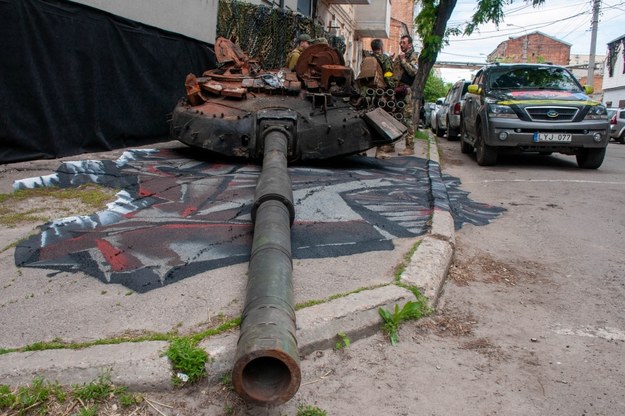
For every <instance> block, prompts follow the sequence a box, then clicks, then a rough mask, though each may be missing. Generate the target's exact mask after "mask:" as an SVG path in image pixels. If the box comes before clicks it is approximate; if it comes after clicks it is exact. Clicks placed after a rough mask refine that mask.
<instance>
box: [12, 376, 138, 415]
mask: <svg viewBox="0 0 625 416" xmlns="http://www.w3.org/2000/svg"><path fill="white" fill-rule="evenodd" d="M142 401H143V398H142V397H141V396H140V395H137V394H129V393H127V391H126V388H125V387H118V386H114V385H113V384H112V383H111V376H110V373H106V372H105V373H103V374H102V375H100V376H99V377H98V378H97V379H96V380H94V381H92V382H91V383H88V384H83V385H80V386H79V385H75V386H72V387H70V388H68V387H62V386H61V385H60V384H58V383H50V382H48V381H46V380H44V379H43V378H42V377H35V378H34V379H33V381H32V383H31V384H30V385H26V386H19V387H17V388H15V389H11V388H10V387H9V386H7V385H0V412H5V413H2V414H17V415H24V414H59V415H60V414H63V415H65V414H73V415H97V414H101V413H100V412H99V409H100V406H101V405H102V403H104V402H107V403H110V402H116V403H119V404H120V405H121V406H125V407H127V406H131V405H137V404H139V403H141V402H142Z"/></svg>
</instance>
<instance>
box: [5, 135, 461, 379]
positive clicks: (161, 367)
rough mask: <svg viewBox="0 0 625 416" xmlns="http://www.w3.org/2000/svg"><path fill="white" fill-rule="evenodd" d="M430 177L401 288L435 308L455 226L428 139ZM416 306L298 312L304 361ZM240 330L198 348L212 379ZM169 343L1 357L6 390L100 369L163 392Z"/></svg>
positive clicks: (399, 293)
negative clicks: (429, 198)
mask: <svg viewBox="0 0 625 416" xmlns="http://www.w3.org/2000/svg"><path fill="white" fill-rule="evenodd" d="M429 144H430V154H429V157H430V161H429V162H428V174H429V176H430V183H431V186H432V193H433V196H434V207H435V209H434V211H433V215H432V224H431V229H430V232H429V234H428V235H426V236H425V237H423V238H422V239H421V241H420V244H419V246H418V248H417V250H416V251H415V253H414V255H413V256H412V259H411V261H410V264H408V265H407V266H406V269H405V271H404V273H403V274H402V276H401V277H400V282H401V283H403V284H405V285H409V286H415V287H417V288H419V290H420V291H421V293H422V294H424V295H425V296H427V297H428V299H429V303H430V306H431V307H435V306H436V304H437V303H438V299H439V297H440V293H441V289H442V287H443V284H444V281H445V278H446V276H447V272H448V270H449V266H450V264H451V260H452V257H453V251H454V244H455V238H454V235H455V234H454V223H453V218H452V216H451V213H450V212H449V201H448V199H447V192H446V191H445V189H444V184H443V182H442V177H441V173H440V166H439V154H438V149H437V145H436V142H435V140H434V139H433V138H432V137H431V136H430V143H429ZM411 300H415V296H414V294H413V293H412V292H411V291H410V290H408V289H404V288H402V287H399V286H396V285H393V284H389V285H387V286H383V287H379V288H376V289H371V290H363V291H361V292H358V293H354V294H350V295H348V296H345V297H342V298H338V299H334V300H332V301H329V302H326V303H323V304H319V305H315V306H312V307H309V308H305V309H302V310H300V311H298V312H297V337H298V341H299V351H300V354H301V355H302V356H305V355H308V354H310V353H312V352H313V351H315V350H319V349H327V348H332V347H334V345H335V344H336V342H337V341H338V340H339V338H338V333H344V334H345V335H346V336H348V337H349V339H350V340H352V341H355V340H358V339H361V338H364V337H367V336H370V335H372V334H373V333H375V332H376V331H378V330H379V329H380V328H381V325H382V319H381V318H380V316H379V313H378V309H379V308H380V307H386V308H391V307H394V305H396V304H397V305H400V307H401V306H403V305H404V304H405V303H406V302H408V301H411ZM237 339H238V332H231V333H228V334H224V335H220V336H215V337H211V338H209V339H207V340H204V341H203V342H201V343H200V347H202V348H204V349H205V350H206V352H207V353H209V355H210V357H211V358H212V359H211V360H210V362H209V363H207V372H208V374H209V379H210V381H215V380H216V379H217V378H218V377H219V376H220V375H221V374H223V373H225V372H227V371H230V369H231V368H232V365H233V363H234V355H235V349H236V343H237ZM167 346H168V343H167V342H163V341H149V342H137V343H125V344H117V345H100V346H94V347H90V348H85V349H82V350H68V349H59V350H46V351H35V352H21V353H9V354H3V355H0V384H9V385H14V386H16V385H23V384H27V383H30V382H32V379H33V377H34V376H40V377H43V378H44V379H46V380H51V381H55V380H56V381H58V382H59V383H61V384H63V385H71V384H82V383H88V382H90V381H93V380H94V379H96V378H97V377H98V375H100V373H101V372H102V371H110V374H111V379H112V381H113V382H114V383H116V384H118V385H125V386H128V388H129V389H130V390H134V391H158V390H167V389H171V388H172V384H171V377H172V372H171V366H170V364H169V362H168V360H167V358H166V357H164V356H163V353H164V351H165V350H166V349H167Z"/></svg>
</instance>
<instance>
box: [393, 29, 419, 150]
mask: <svg viewBox="0 0 625 416" xmlns="http://www.w3.org/2000/svg"><path fill="white" fill-rule="evenodd" d="M399 48H400V49H401V52H400V53H399V54H398V55H397V58H395V61H394V62H393V73H394V77H395V82H396V84H397V86H396V87H395V99H396V100H403V101H404V104H405V105H404V108H403V111H402V115H403V122H404V124H405V125H406V127H408V132H406V149H404V150H402V151H401V152H399V154H400V155H401V156H407V155H412V154H414V128H413V126H412V122H413V120H412V83H413V82H414V79H415V76H416V75H417V65H418V55H417V53H416V52H415V51H414V49H413V47H412V38H411V37H410V36H409V35H404V36H402V37H401V40H400V42H399Z"/></svg>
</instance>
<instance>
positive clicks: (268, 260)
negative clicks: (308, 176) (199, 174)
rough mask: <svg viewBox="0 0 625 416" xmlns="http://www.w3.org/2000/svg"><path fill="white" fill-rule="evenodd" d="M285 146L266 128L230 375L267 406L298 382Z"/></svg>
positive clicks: (242, 391) (281, 132)
mask: <svg viewBox="0 0 625 416" xmlns="http://www.w3.org/2000/svg"><path fill="white" fill-rule="evenodd" d="M288 142H289V133H288V130H287V129H286V128H283V127H280V126H269V128H267V129H266V134H265V135H264V141H263V146H264V152H263V168H262V172H261V174H260V177H259V179H258V184H257V186H256V194H255V198H254V199H255V201H254V207H253V209H252V219H253V221H254V239H253V243H252V252H251V256H250V263H249V272H248V282H247V294H246V299H245V307H244V310H243V318H242V321H241V332H240V336H239V342H238V344H237V352H236V357H235V364H234V367H233V370H232V382H233V385H234V388H235V390H236V391H237V392H238V393H239V395H241V396H242V397H243V398H245V399H246V400H248V401H251V402H254V403H256V404H259V405H270V406H274V405H278V404H281V403H284V402H286V401H288V400H289V399H290V398H291V397H293V395H295V393H296V392H297V390H298V389H299V385H300V382H301V370H300V366H299V355H298V350H297V340H296V338H295V308H294V305H293V280H292V274H293V264H292V258H291V225H292V223H293V219H294V207H293V190H292V188H291V180H290V178H289V176H288V172H287V150H288Z"/></svg>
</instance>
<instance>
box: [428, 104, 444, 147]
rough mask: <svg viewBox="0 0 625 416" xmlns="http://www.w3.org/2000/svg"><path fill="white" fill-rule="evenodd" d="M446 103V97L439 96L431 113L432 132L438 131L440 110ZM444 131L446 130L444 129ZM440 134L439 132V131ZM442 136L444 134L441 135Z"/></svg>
mask: <svg viewBox="0 0 625 416" xmlns="http://www.w3.org/2000/svg"><path fill="white" fill-rule="evenodd" d="M444 103H445V97H441V98H438V99H437V100H436V103H435V104H436V106H435V107H434V108H433V109H432V110H431V113H430V130H432V133H436V132H437V129H438V121H437V120H438V111H439V110H440V109H441V107H442V106H443V104H444ZM443 133H444V131H443ZM437 135H438V133H437ZM439 137H442V134H441V136H439Z"/></svg>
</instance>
